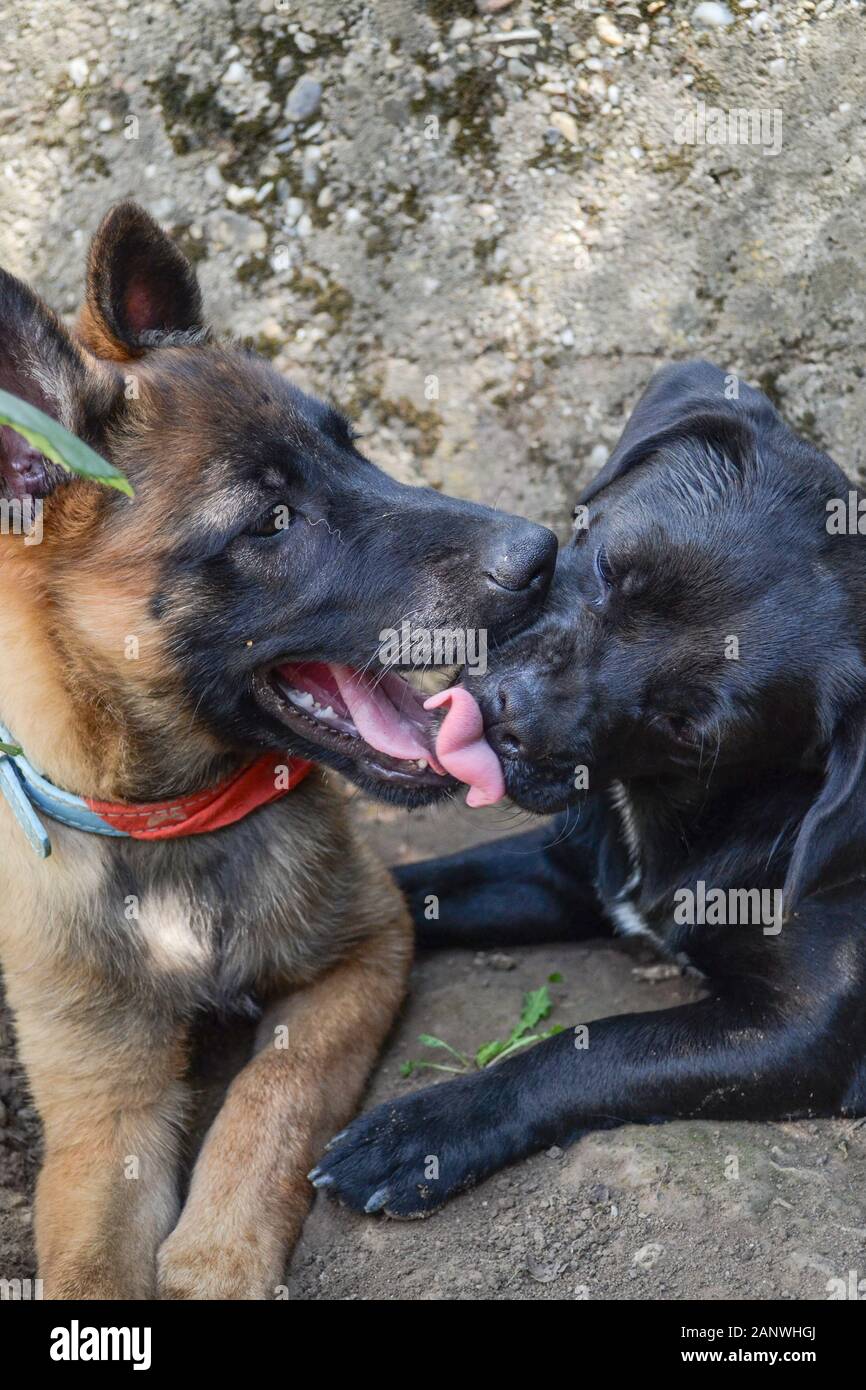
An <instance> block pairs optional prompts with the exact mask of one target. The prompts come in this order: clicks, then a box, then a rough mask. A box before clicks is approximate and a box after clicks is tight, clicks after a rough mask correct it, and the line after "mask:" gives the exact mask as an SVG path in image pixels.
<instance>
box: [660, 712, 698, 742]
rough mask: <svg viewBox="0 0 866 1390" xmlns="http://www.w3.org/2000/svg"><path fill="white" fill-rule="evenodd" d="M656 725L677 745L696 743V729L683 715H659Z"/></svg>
mask: <svg viewBox="0 0 866 1390" xmlns="http://www.w3.org/2000/svg"><path fill="white" fill-rule="evenodd" d="M658 723H659V724H660V725H661V727H662V728H663V729H664V731H665V733H667V734H670V735H671V737H672V738H675V739H676V740H677V742H678V743H697V741H698V737H699V735H698V731H697V729H696V728H695V726H694V724H692V722H691V720H689V719H687V718H686V717H685V715H684V714H662V715H659V718H658Z"/></svg>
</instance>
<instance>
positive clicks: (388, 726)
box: [330, 663, 442, 772]
mask: <svg viewBox="0 0 866 1390" xmlns="http://www.w3.org/2000/svg"><path fill="white" fill-rule="evenodd" d="M330 669H331V672H332V674H333V676H334V679H335V681H336V682H337V688H338V690H339V692H340V695H341V696H342V698H343V700H345V702H346V708H347V709H348V711H349V714H350V715H351V716H352V721H353V723H354V725H355V728H356V729H357V730H358V733H359V734H360V735H361V737H362V739H364V740H365V742H367V743H369V744H370V746H371V747H372V748H376V749H378V751H379V752H380V753H387V754H388V756H389V757H390V758H403V759H413V760H414V759H416V758H425V759H426V761H427V762H428V763H429V764H430V766H431V767H432V768H433V771H434V772H441V770H442V769H441V768H440V767H439V766H438V764H437V762H436V759H435V758H434V757H433V755H432V753H431V752H430V749H429V748H425V746H424V744H423V743H422V742H421V740H420V737H419V735H418V733H417V732H416V730H415V729H413V727H412V725H411V723H410V722H409V720H408V719H406V718H404V716H403V715H402V714H401V712H400V710H398V709H397V707H396V706H395V705H393V704H392V703H391V701H390V700H389V699H388V696H387V695H386V694H385V692H384V690H382V688H381V686H378V685H377V684H376V681H375V679H374V678H373V677H372V676H362V675H361V673H360V672H359V671H353V670H352V669H351V667H350V666H337V665H335V664H334V663H331V665H330Z"/></svg>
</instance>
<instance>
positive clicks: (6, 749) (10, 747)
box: [0, 743, 24, 758]
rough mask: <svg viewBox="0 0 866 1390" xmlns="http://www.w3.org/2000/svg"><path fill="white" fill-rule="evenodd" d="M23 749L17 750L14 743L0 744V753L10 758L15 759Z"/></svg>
mask: <svg viewBox="0 0 866 1390" xmlns="http://www.w3.org/2000/svg"><path fill="white" fill-rule="evenodd" d="M23 752H24V749H23V748H19V747H18V745H17V744H15V743H0V753H5V754H6V755H7V756H8V757H10V758H17V757H18V755H19V754H20V753H23Z"/></svg>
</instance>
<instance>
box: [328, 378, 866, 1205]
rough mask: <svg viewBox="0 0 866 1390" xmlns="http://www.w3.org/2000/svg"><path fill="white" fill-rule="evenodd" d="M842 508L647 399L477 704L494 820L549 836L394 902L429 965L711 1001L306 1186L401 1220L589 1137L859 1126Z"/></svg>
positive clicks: (854, 683) (783, 437)
mask: <svg viewBox="0 0 866 1390" xmlns="http://www.w3.org/2000/svg"><path fill="white" fill-rule="evenodd" d="M735 394H737V395H738V398H735V399H728V396H729V395H735ZM850 490H851V485H850V483H849V481H848V479H847V478H846V477H845V475H844V474H843V473H842V472H841V470H840V469H839V468H838V467H837V466H836V465H835V464H834V463H833V462H832V460H831V459H829V458H828V457H827V456H826V455H825V454H822V453H819V452H818V450H817V449H815V448H813V447H811V446H810V445H808V444H806V443H804V442H803V441H801V440H799V439H797V438H796V437H795V436H794V435H793V434H792V433H791V432H790V431H789V430H788V429H787V428H786V426H785V425H784V424H783V422H782V420H781V419H780V418H779V416H778V415H777V413H776V411H775V410H774V409H773V407H772V406H771V404H770V403H769V401H768V400H767V399H766V397H764V396H763V395H762V394H761V393H760V392H758V391H755V390H752V389H751V388H748V387H745V386H739V388H738V387H737V383H736V382H735V381H734V380H733V379H731V378H726V377H724V376H723V374H722V373H721V372H720V371H719V370H718V369H716V368H714V367H711V366H709V365H707V364H705V363H697V364H692V365H689V366H686V367H674V368H668V369H667V370H665V371H663V372H660V373H659V374H658V375H657V376H656V377H655V378H654V379H653V381H652V382H651V384H650V386H649V389H648V390H647V392H646V393H645V395H644V397H643V398H642V400H641V401H640V403H639V405H638V407H637V409H636V410H635V412H634V414H633V416H632V417H631V420H630V421H629V423H628V425H627V427H626V430H625V432H624V434H623V436H622V438H621V440H620V442H619V444H618V446H617V448H616V450H615V451H614V453H613V455H612V457H611V459H610V460H609V462H608V463H607V465H606V466H605V468H604V469H602V471H601V473H600V474H599V475H598V477H597V478H596V479H595V481H594V482H593V483H592V484H591V485H590V487H589V489H588V490H587V491H586V493H585V494H584V497H583V499H582V507H579V508H578V509H577V527H576V531H575V536H574V541H573V544H572V545H571V546H570V548H569V549H568V550H566V551H565V552H564V553H563V554H562V556H561V560H560V563H559V565H558V568H557V574H556V579H555V582H554V588H553V591H552V594H551V599H550V602H549V604H548V608H547V611H546V614H545V616H544V617H543V619H542V620H541V621H540V622H539V623H538V624H537V625H536V626H535V628H534V629H533V630H531V631H530V633H529V634H528V635H524V636H523V637H520V638H518V639H516V640H515V641H514V642H513V643H512V644H511V645H510V646H509V647H506V648H505V650H504V651H502V653H501V654H500V659H499V660H498V664H497V669H496V670H495V671H491V672H490V673H489V674H488V676H486V677H485V678H484V679H483V680H482V681H480V682H478V683H477V685H476V688H475V689H476V694H477V696H478V698H479V700H480V702H481V705H482V708H483V710H484V713H485V723H486V726H487V731H488V737H489V738H490V740H491V742H492V743H493V744H494V746H495V747H496V748H497V750H498V752H499V754H500V756H501V758H502V762H503V765H504V769H505V775H506V782H507V786H508V790H509V793H510V795H511V796H512V798H513V799H514V800H515V801H516V802H517V803H518V804H520V805H521V806H524V807H527V808H529V809H530V810H534V811H549V810H554V809H558V810H561V811H562V812H563V814H562V815H561V816H560V818H559V820H558V821H557V823H556V825H555V827H554V828H551V827H550V826H546V827H545V828H544V829H542V830H540V831H537V832H535V833H533V834H531V835H527V836H524V837H521V839H519V840H511V841H507V842H506V843H505V844H502V843H501V842H500V843H499V844H497V845H492V846H489V847H487V848H486V849H479V850H478V851H470V852H468V853H465V854H460V855H457V856H455V857H453V858H451V859H448V860H445V861H441V862H436V863H428V864H418V865H413V866H411V867H410V868H408V869H405V870H403V871H402V872H401V874H400V877H401V879H402V883H403V886H404V888H405V889H406V891H407V892H408V894H409V895H410V898H411V900H412V903H413V907H414V911H415V919H416V923H417V925H418V930H419V936H420V939H421V942H422V944H425V945H436V944H448V945H455V944H473V945H476V944H479V943H480V944H484V945H489V944H492V943H494V942H497V943H508V944H510V945H516V944H518V943H521V942H537V941H543V940H552V939H565V938H571V939H576V938H580V937H587V936H591V935H596V934H598V933H599V932H601V931H604V930H605V929H606V927H607V928H609V926H610V925H611V924H612V925H613V926H614V927H615V928H617V929H618V930H621V931H626V932H631V931H641V932H646V933H648V934H650V935H651V936H652V937H654V938H655V939H656V940H657V941H658V942H659V943H660V944H661V945H662V946H663V947H664V948H665V949H666V950H667V951H668V952H670V953H671V954H672V955H673V956H675V957H678V958H679V957H684V958H687V959H688V960H689V961H690V962H691V963H692V964H693V965H694V966H696V967H698V968H699V969H700V970H701V971H702V972H703V973H704V975H705V977H706V981H707V987H708V994H707V997H706V998H704V999H703V1000H701V1001H700V1002H697V1003H693V1004H689V1005H685V1006H682V1007H680V1008H674V1009H666V1010H663V1011H661V1012H655V1013H647V1014H636V1015H632V1016H626V1017H619V1018H607V1019H603V1020H601V1021H599V1022H594V1023H591V1024H590V1025H589V1027H588V1036H582V1034H581V1030H575V1032H574V1033H572V1032H571V1031H566V1032H563V1033H561V1034H559V1035H558V1036H556V1037H553V1038H551V1039H549V1040H548V1041H547V1042H544V1043H541V1044H539V1045H538V1046H537V1047H533V1048H531V1049H528V1050H527V1051H526V1052H524V1053H522V1054H519V1055H517V1056H516V1057H514V1058H513V1059H512V1060H509V1061H506V1062H504V1063H503V1064H501V1065H500V1066H495V1067H493V1068H492V1069H491V1070H489V1071H485V1072H481V1073H478V1074H477V1075H473V1076H469V1077H466V1078H461V1079H459V1080H456V1081H451V1082H448V1083H447V1084H445V1085H440V1086H435V1087H433V1088H431V1089H428V1090H423V1091H419V1092H416V1093H415V1094H413V1095H410V1096H408V1097H406V1098H405V1099H403V1100H399V1101H395V1102H391V1103H388V1104H386V1105H383V1106H380V1107H379V1108H378V1109H376V1110H374V1111H373V1112H372V1113H370V1114H368V1115H365V1116H362V1117H361V1118H360V1119H357V1120H356V1121H355V1122H354V1123H353V1124H352V1125H351V1126H350V1128H349V1129H348V1130H347V1131H346V1133H345V1135H342V1136H339V1137H338V1140H337V1142H336V1143H335V1144H334V1145H332V1147H331V1149H330V1151H329V1153H328V1154H327V1155H326V1158H325V1160H324V1161H323V1163H322V1164H321V1166H320V1169H319V1172H318V1174H317V1176H316V1181H317V1182H318V1183H319V1184H326V1185H328V1186H329V1187H330V1189H331V1190H332V1191H333V1192H335V1193H337V1194H339V1195H340V1196H341V1197H343V1198H344V1199H345V1200H346V1201H347V1202H348V1203H349V1204H350V1205H352V1206H355V1207H359V1208H363V1209H365V1210H367V1211H373V1210H379V1209H384V1210H385V1211H386V1212H389V1213H392V1214H393V1215H397V1216H410V1215H420V1214H423V1213H425V1212H428V1211H430V1210H432V1209H433V1208H435V1207H437V1206H439V1205H440V1204H441V1203H442V1202H443V1201H444V1200H445V1199H446V1198H447V1197H448V1196H449V1195H450V1194H451V1193H454V1192H457V1191H459V1190H460V1189H461V1188H465V1187H466V1186H468V1185H470V1184H472V1183H474V1182H477V1181H478V1180H479V1179H481V1178H483V1177H484V1176H485V1175H487V1174H489V1173H491V1172H493V1171H495V1170H496V1169H497V1168H499V1167H501V1166H502V1165H503V1164H505V1163H508V1162H510V1161H512V1160H514V1159H517V1158H520V1157H521V1156H523V1155H526V1154H529V1153H532V1152H533V1151H534V1150H537V1149H540V1148H541V1147H543V1146H546V1145H548V1144H551V1143H557V1144H563V1143H566V1142H568V1141H570V1140H573V1139H574V1138H576V1137H577V1136H578V1135H579V1134H580V1132H581V1131H583V1130H586V1129H588V1128H591V1127H596V1128H597V1127H599V1126H602V1125H609V1124H616V1123H619V1122H626V1121H638V1122H640V1121H647V1122H649V1121H658V1120H664V1119H670V1118H673V1117H695V1118H708V1119H710V1118H711V1119H748V1118H753V1119H760V1118H763V1119H771V1118H781V1117H784V1116H794V1115H799V1116H814V1115H834V1114H846V1115H851V1114H857V1113H863V1112H864V1111H866V1008H864V998H866V660H864V651H866V649H864V642H866V631H864V625H866V551H864V542H863V540H862V539H861V538H860V536H859V535H857V534H841V535H839V534H833V532H834V531H835V530H837V529H838V526H837V525H834V524H828V522H829V518H830V516H831V515H834V516H835V515H836V514H837V513H838V511H839V507H840V506H841V505H842V503H846V504H847V502H848V499H849V492H850ZM854 501H855V505H856V497H855V498H854ZM584 508H585V510H583V509H584ZM854 530H855V531H856V526H855V528H854ZM587 778H588V788H587V789H586V790H584V788H586V787H587ZM515 850H520V851H522V852H519V853H515ZM433 893H435V894H437V895H438V897H439V901H440V916H439V921H438V922H427V921H426V920H425V914H424V903H425V898H426V895H428V894H433ZM583 1044H587V1045H583ZM430 1155H435V1156H436V1157H437V1158H438V1161H439V1177H438V1180H431V1179H429V1178H428V1177H427V1176H425V1174H426V1173H428V1172H429V1171H430V1165H429V1164H428V1163H426V1160H427V1158H428V1156H430Z"/></svg>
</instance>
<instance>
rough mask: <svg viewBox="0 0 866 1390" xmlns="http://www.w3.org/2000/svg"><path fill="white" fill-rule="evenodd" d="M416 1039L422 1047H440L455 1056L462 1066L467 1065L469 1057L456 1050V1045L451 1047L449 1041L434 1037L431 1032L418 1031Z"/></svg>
mask: <svg viewBox="0 0 866 1390" xmlns="http://www.w3.org/2000/svg"><path fill="white" fill-rule="evenodd" d="M418 1041H419V1043H421V1045H422V1047H442V1048H444V1049H445V1051H446V1052H450V1053H451V1056H452V1057H456V1058H457V1060H458V1062H461V1063H462V1065H463V1066H464V1067H468V1066H469V1058H468V1057H467V1056H466V1055H465V1054H464V1053H462V1052H458V1051H457V1048H456V1047H452V1046H451V1044H450V1043H447V1042H445V1041H444V1040H443V1039H442V1038H434V1036H433V1034H432V1033H419V1034H418Z"/></svg>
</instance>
